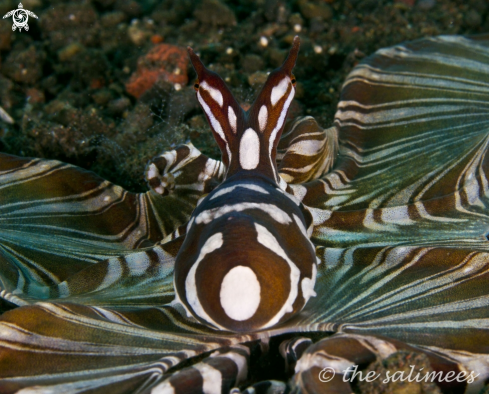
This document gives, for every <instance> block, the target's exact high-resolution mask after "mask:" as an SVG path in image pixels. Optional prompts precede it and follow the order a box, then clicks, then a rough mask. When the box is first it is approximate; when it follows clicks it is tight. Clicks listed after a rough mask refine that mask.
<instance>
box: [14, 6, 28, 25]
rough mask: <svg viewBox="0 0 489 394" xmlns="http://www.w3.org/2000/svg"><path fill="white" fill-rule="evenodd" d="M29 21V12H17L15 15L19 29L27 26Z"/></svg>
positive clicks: (15, 21)
mask: <svg viewBox="0 0 489 394" xmlns="http://www.w3.org/2000/svg"><path fill="white" fill-rule="evenodd" d="M28 19H29V16H28V15H27V12H26V11H25V10H23V9H17V10H15V12H14V14H13V21H14V24H15V25H16V26H17V27H24V26H25V25H27V21H28Z"/></svg>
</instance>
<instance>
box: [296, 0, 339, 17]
mask: <svg viewBox="0 0 489 394" xmlns="http://www.w3.org/2000/svg"><path fill="white" fill-rule="evenodd" d="M298 5H299V9H300V11H301V14H302V16H303V17H304V18H306V19H312V18H319V19H322V20H326V21H327V20H330V19H331V18H332V17H333V10H332V9H331V7H330V6H329V5H328V4H325V3H322V2H312V1H307V0H299V2H298Z"/></svg>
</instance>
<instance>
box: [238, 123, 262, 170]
mask: <svg viewBox="0 0 489 394" xmlns="http://www.w3.org/2000/svg"><path fill="white" fill-rule="evenodd" d="M259 163H260V139H259V138H258V135H257V134H256V132H255V130H253V129H251V128H249V129H247V130H246V131H245V132H244V134H243V136H242V137H241V141H240V143H239V164H240V165H241V167H242V168H243V169H245V170H254V169H255V168H256V167H258V164H259Z"/></svg>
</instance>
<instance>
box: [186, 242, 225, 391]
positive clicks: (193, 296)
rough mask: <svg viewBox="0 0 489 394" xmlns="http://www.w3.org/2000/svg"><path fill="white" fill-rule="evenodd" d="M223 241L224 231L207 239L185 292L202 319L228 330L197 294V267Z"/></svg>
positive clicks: (190, 272)
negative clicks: (201, 301)
mask: <svg viewBox="0 0 489 394" xmlns="http://www.w3.org/2000/svg"><path fill="white" fill-rule="evenodd" d="M223 242H224V241H223V238H222V233H216V234H214V235H212V236H210V237H209V238H208V239H207V241H205V244H204V246H202V249H200V253H199V257H197V260H195V263H193V265H192V268H190V271H189V272H188V275H187V278H186V279H185V294H186V298H187V302H188V303H189V305H190V307H191V308H192V310H193V311H194V313H195V314H196V315H198V316H200V317H201V318H202V319H204V320H205V321H207V322H209V323H210V324H213V325H214V326H216V327H217V328H220V329H222V330H226V329H225V328H224V327H222V326H220V325H219V324H217V323H216V322H215V321H214V320H213V319H212V318H211V317H210V316H209V315H208V314H207V312H206V311H205V310H204V308H203V307H202V304H201V303H200V300H199V297H198V295H197V283H196V278H195V274H196V272H197V268H198V267H199V264H200V262H201V261H202V260H203V259H204V257H205V256H207V255H208V254H210V253H212V252H214V251H215V250H217V249H219V248H220V247H221V246H222V244H223ZM219 392H220V391H219Z"/></svg>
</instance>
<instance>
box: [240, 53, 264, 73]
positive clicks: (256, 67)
mask: <svg viewBox="0 0 489 394" xmlns="http://www.w3.org/2000/svg"><path fill="white" fill-rule="evenodd" d="M241 65H242V67H243V71H244V72H245V73H253V72H255V71H260V70H263V68H264V67H265V63H264V61H263V58H262V57H261V56H258V55H253V54H251V55H246V56H245V57H244V58H243V60H242V61H241Z"/></svg>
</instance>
